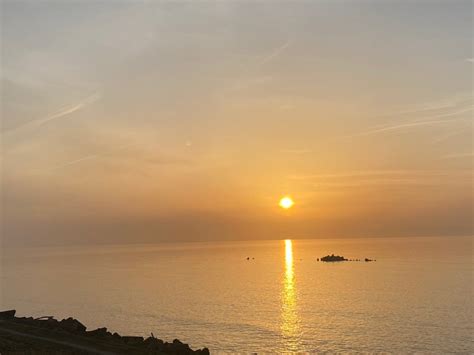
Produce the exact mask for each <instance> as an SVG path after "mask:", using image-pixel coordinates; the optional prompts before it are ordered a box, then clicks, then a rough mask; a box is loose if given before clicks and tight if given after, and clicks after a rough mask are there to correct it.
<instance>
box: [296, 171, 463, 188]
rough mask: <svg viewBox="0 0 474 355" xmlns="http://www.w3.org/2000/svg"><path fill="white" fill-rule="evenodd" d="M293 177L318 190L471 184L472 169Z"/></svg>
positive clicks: (367, 172) (351, 172)
mask: <svg viewBox="0 0 474 355" xmlns="http://www.w3.org/2000/svg"><path fill="white" fill-rule="evenodd" d="M288 178H289V179H291V180H298V181H300V182H305V183H307V184H308V185H307V186H311V187H314V188H318V189H321V188H322V189H329V190H331V189H336V188H337V189H340V188H341V189H343V188H347V187H363V186H366V187H377V186H388V185H390V186H428V185H430V186H436V185H439V184H452V183H460V184H464V183H469V182H470V181H471V179H472V171H470V170H460V171H455V172H453V171H450V172H448V171H433V170H367V171H348V172H341V173H332V174H315V175H292V176H288Z"/></svg>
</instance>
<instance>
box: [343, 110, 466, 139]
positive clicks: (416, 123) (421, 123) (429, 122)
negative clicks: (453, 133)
mask: <svg viewBox="0 0 474 355" xmlns="http://www.w3.org/2000/svg"><path fill="white" fill-rule="evenodd" d="M472 108H473V106H470V107H469V108H466V109H462V110H459V111H455V112H449V113H445V114H441V115H436V116H432V117H431V120H425V121H412V122H408V123H400V124H396V125H392V126H386V127H382V128H377V129H373V130H370V131H367V132H363V133H359V134H356V135H354V136H352V137H356V136H366V135H371V134H375V133H381V132H387V131H394V130H398V129H402V128H409V127H417V126H425V125H433V124H439V123H449V122H457V121H464V120H466V119H465V118H458V119H448V120H434V119H433V118H443V117H450V116H456V115H459V114H461V113H466V112H469V111H472Z"/></svg>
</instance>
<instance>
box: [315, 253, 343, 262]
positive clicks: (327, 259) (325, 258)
mask: <svg viewBox="0 0 474 355" xmlns="http://www.w3.org/2000/svg"><path fill="white" fill-rule="evenodd" d="M321 261H325V262H335V261H348V259H346V258H344V257H343V256H339V255H334V254H331V255H326V256H323V257H322V258H321Z"/></svg>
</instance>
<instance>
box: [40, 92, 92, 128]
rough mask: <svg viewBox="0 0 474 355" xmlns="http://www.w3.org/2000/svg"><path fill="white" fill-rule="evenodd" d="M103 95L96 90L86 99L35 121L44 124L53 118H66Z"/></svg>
mask: <svg viewBox="0 0 474 355" xmlns="http://www.w3.org/2000/svg"><path fill="white" fill-rule="evenodd" d="M100 97H101V95H100V93H98V92H96V93H94V94H92V95H90V96H88V97H86V98H85V99H83V100H81V101H80V102H78V103H76V104H74V105H69V106H66V107H63V108H61V109H60V110H58V111H57V112H55V113H53V114H51V115H49V116H47V117H45V118H43V119H40V120H37V121H35V123H36V124H37V125H42V124H45V123H47V122H50V121H53V120H57V119H60V118H65V117H66V116H68V115H70V114H72V113H74V112H76V111H79V110H81V109H82V108H84V107H86V106H89V105H91V104H93V103H94V102H96V101H98V100H99V99H100Z"/></svg>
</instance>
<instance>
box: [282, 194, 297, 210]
mask: <svg viewBox="0 0 474 355" xmlns="http://www.w3.org/2000/svg"><path fill="white" fill-rule="evenodd" d="M294 204H295V203H294V202H293V200H292V199H291V197H289V196H285V197H282V199H281V200H280V203H279V205H280V207H281V208H284V209H285V210H287V209H289V208H291V207H292V206H293V205H294Z"/></svg>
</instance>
